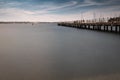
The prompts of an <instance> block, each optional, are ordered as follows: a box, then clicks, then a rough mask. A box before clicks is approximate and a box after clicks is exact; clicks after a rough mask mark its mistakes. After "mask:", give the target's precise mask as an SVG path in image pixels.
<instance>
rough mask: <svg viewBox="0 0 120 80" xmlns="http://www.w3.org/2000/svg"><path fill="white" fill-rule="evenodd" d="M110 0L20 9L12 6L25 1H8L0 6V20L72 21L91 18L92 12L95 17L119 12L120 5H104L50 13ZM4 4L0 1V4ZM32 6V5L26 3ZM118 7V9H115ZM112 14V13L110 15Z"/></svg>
mask: <svg viewBox="0 0 120 80" xmlns="http://www.w3.org/2000/svg"><path fill="white" fill-rule="evenodd" d="M111 3H112V0H109V1H106V2H104V3H98V2H95V1H93V0H85V1H84V2H78V1H69V2H66V3H62V4H55V3H52V2H51V3H49V4H48V3H45V4H41V5H34V8H35V10H34V9H31V10H30V9H24V8H23V9H22V8H18V7H14V6H22V5H23V4H26V3H19V2H13V3H12V2H10V3H7V4H6V5H9V6H8V7H2V8H0V21H41V22H54V21H55V22H56V21H72V20H80V19H83V18H84V19H93V18H94V16H93V13H95V14H96V16H95V18H99V17H110V16H115V15H119V14H120V11H119V9H120V6H119V5H116V6H115V5H113V6H106V7H105V8H101V7H99V8H95V9H89V10H87V11H85V12H82V16H83V17H81V12H80V11H77V12H76V13H68V14H60V13H59V14H57V13H52V11H61V10H72V9H76V8H81V7H87V6H92V5H102V6H103V5H108V4H111ZM1 4H4V3H2V2H0V5H1ZM28 6H30V7H33V5H28ZM117 9H118V10H117ZM112 14H114V15H112Z"/></svg>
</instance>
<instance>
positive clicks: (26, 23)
mask: <svg viewBox="0 0 120 80" xmlns="http://www.w3.org/2000/svg"><path fill="white" fill-rule="evenodd" d="M17 23H18V24H28V23H31V24H33V23H57V22H0V24H17Z"/></svg>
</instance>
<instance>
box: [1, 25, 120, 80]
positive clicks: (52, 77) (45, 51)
mask: <svg viewBox="0 0 120 80" xmlns="http://www.w3.org/2000/svg"><path fill="white" fill-rule="evenodd" d="M119 61H120V35H117V34H110V33H104V32H96V31H90V30H80V29H73V28H66V27H60V26H57V25H56V24H50V23H48V24H42V23H41V24H34V25H31V24H0V80H81V79H82V80H88V79H89V78H90V79H91V78H92V77H94V78H92V80H96V77H95V76H98V78H100V80H102V78H106V77H104V76H105V75H108V77H109V78H110V76H111V75H113V76H114V77H117V78H118V77H119V72H120V63H119ZM101 75H103V76H102V78H101ZM98 78H97V80H98ZM119 78H120V77H119ZM109 80H110V79H109Z"/></svg>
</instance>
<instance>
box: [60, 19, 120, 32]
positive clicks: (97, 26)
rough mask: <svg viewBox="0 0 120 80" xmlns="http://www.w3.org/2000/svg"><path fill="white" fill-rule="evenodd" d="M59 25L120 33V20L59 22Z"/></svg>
mask: <svg viewBox="0 0 120 80" xmlns="http://www.w3.org/2000/svg"><path fill="white" fill-rule="evenodd" d="M58 25H59V26H65V27H72V28H78V29H88V30H97V31H104V32H114V33H120V21H117V22H116V21H107V22H91V23H90V22H75V21H74V22H60V23H58Z"/></svg>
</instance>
